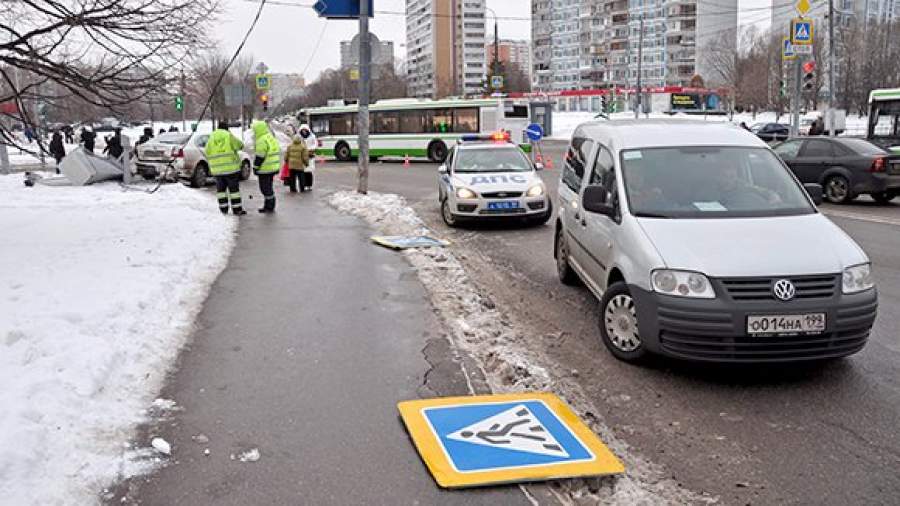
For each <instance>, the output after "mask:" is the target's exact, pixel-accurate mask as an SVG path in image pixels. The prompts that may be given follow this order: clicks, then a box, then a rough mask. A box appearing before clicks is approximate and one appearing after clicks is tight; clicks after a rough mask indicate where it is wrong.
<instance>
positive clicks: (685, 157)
mask: <svg viewBox="0 0 900 506" xmlns="http://www.w3.org/2000/svg"><path fill="white" fill-rule="evenodd" d="M805 190H806V191H804V186H801V184H800V183H799V182H798V181H797V179H796V178H795V177H794V176H793V174H791V171H790V170H789V169H788V168H787V167H786V166H785V165H784V163H783V162H782V161H781V160H780V159H779V158H778V157H777V156H776V155H775V153H773V152H772V150H771V149H769V147H768V146H767V145H766V144H765V143H764V142H763V141H761V140H760V139H758V138H756V137H755V136H754V135H753V134H751V133H750V132H747V131H745V130H743V129H740V128H737V127H731V126H723V125H718V124H710V123H704V122H697V121H675V120H669V121H659V120H646V121H635V120H629V121H603V122H599V123H587V124H584V125H581V126H579V127H578V128H577V129H576V130H575V132H574V134H573V136H572V141H571V145H570V147H569V152H568V154H567V155H566V164H565V166H564V168H563V171H562V180H561V182H560V185H559V212H558V219H557V221H556V241H555V252H554V253H555V257H556V262H557V271H558V274H559V277H560V280H561V281H563V282H564V283H574V282H576V281H579V280H580V281H583V282H584V284H585V285H587V287H588V288H589V289H590V291H591V292H593V293H594V295H595V296H596V297H597V298H598V299H600V310H599V315H598V320H599V322H598V323H599V327H600V337H601V339H602V341H603V343H604V344H605V345H606V347H607V348H608V349H609V350H610V352H611V353H612V354H613V355H614V356H615V357H616V358H619V359H621V360H625V361H637V360H641V359H643V358H645V356H646V355H648V354H651V353H656V354H662V355H666V356H669V357H674V358H680V359H689V360H695V361H711V362H783V361H799V360H816V359H826V358H835V357H843V356H846V355H850V354H853V353H856V352H858V351H860V350H861V349H862V348H863V347H864V346H865V344H866V341H867V339H868V337H869V332H870V330H871V328H872V325H873V324H874V322H875V316H876V311H877V306H878V298H877V294H876V290H875V283H874V280H873V275H872V270H871V265H870V263H869V259H868V257H867V256H866V254H865V253H864V252H863V250H862V249H860V247H859V246H858V245H857V244H856V243H855V242H854V241H853V240H852V239H850V237H848V236H847V234H846V233H844V231H842V230H841V229H840V228H838V227H837V226H836V225H835V224H834V223H832V222H831V221H830V220H829V219H828V218H826V217H825V216H824V215H822V214H821V213H819V211H818V210H817V209H816V204H817V203H818V202H821V199H822V187H821V186H820V185H818V184H807V185H805Z"/></svg>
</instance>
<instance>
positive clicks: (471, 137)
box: [459, 131, 510, 142]
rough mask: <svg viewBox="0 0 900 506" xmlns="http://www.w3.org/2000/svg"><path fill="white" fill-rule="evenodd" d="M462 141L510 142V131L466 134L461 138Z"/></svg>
mask: <svg viewBox="0 0 900 506" xmlns="http://www.w3.org/2000/svg"><path fill="white" fill-rule="evenodd" d="M459 140H460V142H474V141H496V142H510V138H509V132H506V131H499V132H494V133H492V134H465V135H463V136H461V137H460V138H459Z"/></svg>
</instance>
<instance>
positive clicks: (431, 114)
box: [425, 109, 453, 133]
mask: <svg viewBox="0 0 900 506" xmlns="http://www.w3.org/2000/svg"><path fill="white" fill-rule="evenodd" d="M425 114H426V120H425V121H426V123H425V131H426V132H428V133H432V132H437V133H448V132H450V131H451V129H452V128H453V111H451V110H450V109H433V110H431V111H426V113H425Z"/></svg>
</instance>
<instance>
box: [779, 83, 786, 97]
mask: <svg viewBox="0 0 900 506" xmlns="http://www.w3.org/2000/svg"><path fill="white" fill-rule="evenodd" d="M778 94H779V95H780V96H781V97H782V98H784V97H786V96H787V83H786V82H784V80H783V79H782V80H781V81H778Z"/></svg>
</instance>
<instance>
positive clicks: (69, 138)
mask: <svg viewBox="0 0 900 506" xmlns="http://www.w3.org/2000/svg"><path fill="white" fill-rule="evenodd" d="M63 134H64V135H65V136H66V144H75V129H74V128H72V125H66V126H64V127H63Z"/></svg>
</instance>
